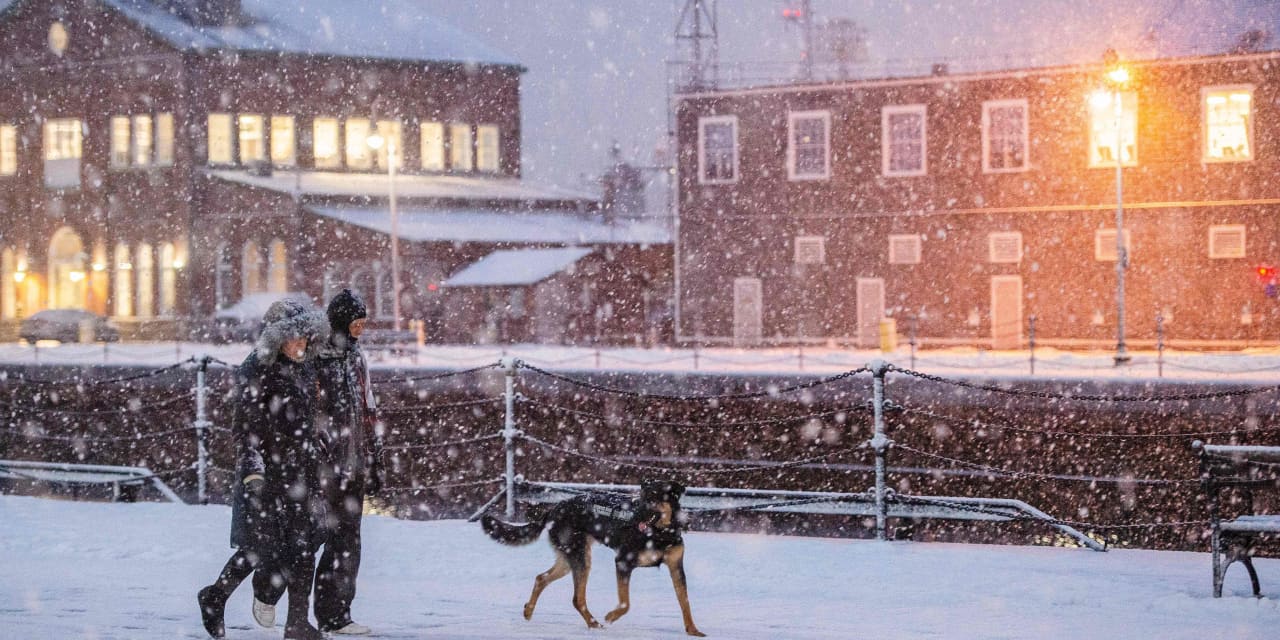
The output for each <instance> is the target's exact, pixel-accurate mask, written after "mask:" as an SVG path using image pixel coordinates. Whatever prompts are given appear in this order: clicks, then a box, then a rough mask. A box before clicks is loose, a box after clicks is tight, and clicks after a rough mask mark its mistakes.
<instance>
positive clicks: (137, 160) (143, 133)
mask: <svg viewBox="0 0 1280 640" xmlns="http://www.w3.org/2000/svg"><path fill="white" fill-rule="evenodd" d="M153 135H154V132H153V131H152V130H151V116H134V117H133V164H134V165H135V166H139V167H146V166H150V164H151V154H152V152H153V151H154V148H153V146H152V145H153V141H154V138H153V137H152V136H153Z"/></svg>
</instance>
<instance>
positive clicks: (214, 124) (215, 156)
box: [209, 113, 233, 164]
mask: <svg viewBox="0 0 1280 640" xmlns="http://www.w3.org/2000/svg"><path fill="white" fill-rule="evenodd" d="M232 161H233V158H232V157H231V114H229V113H211V114H209V164H231V163H232Z"/></svg>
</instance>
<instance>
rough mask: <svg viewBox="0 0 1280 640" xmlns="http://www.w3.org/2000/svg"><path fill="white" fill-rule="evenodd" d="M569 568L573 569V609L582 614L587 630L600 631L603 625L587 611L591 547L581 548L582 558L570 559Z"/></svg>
mask: <svg viewBox="0 0 1280 640" xmlns="http://www.w3.org/2000/svg"><path fill="white" fill-rule="evenodd" d="M569 566H570V567H572V569H573V608H574V609H577V610H578V613H580V614H582V619H583V620H585V621H586V623H587V628H589V629H601V628H603V627H604V625H602V624H600V622H599V621H597V620H596V619H595V617H593V616H592V615H591V612H590V611H588V610H587V577H588V576H590V575H591V545H590V544H588V545H585V546H584V547H583V553H582V557H580V558H570V559H569Z"/></svg>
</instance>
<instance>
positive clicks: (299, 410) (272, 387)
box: [231, 350, 323, 554]
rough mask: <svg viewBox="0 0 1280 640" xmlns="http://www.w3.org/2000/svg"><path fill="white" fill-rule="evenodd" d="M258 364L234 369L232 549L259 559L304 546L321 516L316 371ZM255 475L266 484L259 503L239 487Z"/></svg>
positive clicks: (284, 363)
mask: <svg viewBox="0 0 1280 640" xmlns="http://www.w3.org/2000/svg"><path fill="white" fill-rule="evenodd" d="M273 355H274V354H273ZM264 360H267V359H264V358H263V357H262V355H261V352H260V351H259V350H255V351H254V352H252V353H250V354H249V357H247V358H245V360H244V363H243V364H241V365H240V367H239V369H238V370H237V376H236V392H235V393H236V397H235V416H234V419H233V424H232V430H233V435H234V437H235V439H236V442H237V445H238V447H239V460H238V463H237V467H236V478H235V484H234V485H233V495H232V502H231V546H233V547H238V548H241V549H245V550H249V551H255V552H258V553H264V554H265V553H270V552H271V551H273V550H280V549H303V548H306V547H308V546H309V545H310V544H311V543H312V540H313V538H314V536H315V535H316V533H317V530H318V529H317V527H318V523H319V522H320V521H321V519H322V517H323V496H322V495H321V493H320V490H319V487H318V483H317V481H316V477H317V474H316V469H317V456H318V455H319V453H320V452H319V450H318V449H319V443H318V441H317V439H316V432H315V429H314V425H313V423H314V414H315V406H316V405H315V403H316V395H317V386H316V384H317V383H316V370H315V367H314V365H312V364H311V363H309V362H303V363H298V362H293V361H291V360H288V359H287V358H284V357H273V358H269V360H270V361H269V362H268V361H264ZM255 474H257V475H261V476H262V478H263V480H264V486H263V489H262V491H261V494H260V495H258V496H255V495H252V494H251V493H250V492H249V491H248V487H246V485H245V484H244V479H245V478H247V477H250V476H252V475H255Z"/></svg>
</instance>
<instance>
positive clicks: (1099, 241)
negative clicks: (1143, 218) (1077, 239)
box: [1093, 229, 1133, 262]
mask: <svg viewBox="0 0 1280 640" xmlns="http://www.w3.org/2000/svg"><path fill="white" fill-rule="evenodd" d="M1124 252H1125V255H1127V256H1128V257H1129V259H1130V260H1132V259H1133V237H1132V236H1130V235H1129V230H1128V229H1125V230H1124ZM1093 259H1094V260H1097V261H1099V262H1115V261H1116V259H1117V257H1116V230H1115V229H1098V230H1097V231H1094V232H1093Z"/></svg>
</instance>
